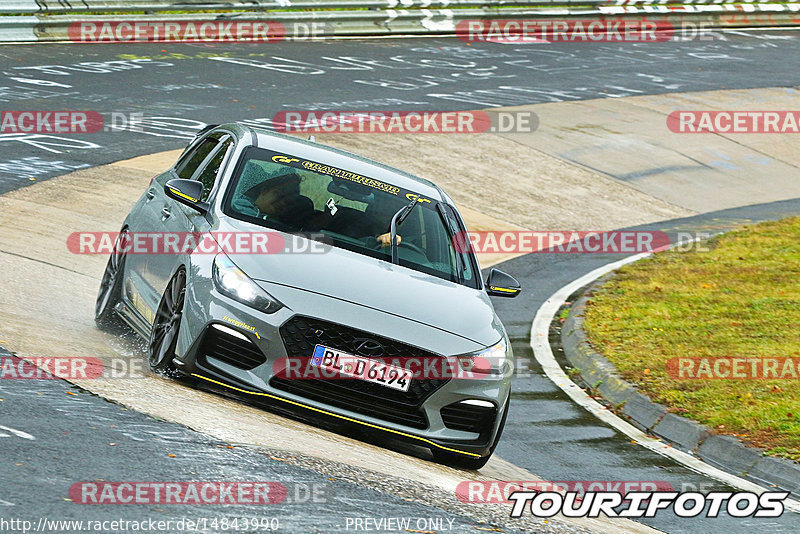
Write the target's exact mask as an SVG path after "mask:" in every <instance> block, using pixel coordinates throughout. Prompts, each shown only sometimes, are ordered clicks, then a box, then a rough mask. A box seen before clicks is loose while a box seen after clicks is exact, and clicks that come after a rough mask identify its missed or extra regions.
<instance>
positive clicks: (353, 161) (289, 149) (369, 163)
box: [218, 123, 447, 202]
mask: <svg viewBox="0 0 800 534" xmlns="http://www.w3.org/2000/svg"><path fill="white" fill-rule="evenodd" d="M218 128H227V129H229V130H233V131H235V132H236V133H237V134H238V136H239V138H240V139H242V141H243V142H244V143H247V144H250V145H257V146H258V147H259V148H266V149H269V150H273V151H275V152H285V153H286V154H287V155H289V156H299V157H302V158H305V159H309V160H312V161H316V162H319V163H324V164H326V165H330V166H332V167H338V168H340V169H344V170H347V171H350V172H355V173H358V174H361V175H364V176H366V177H368V178H374V179H376V180H381V181H383V182H386V183H388V184H390V185H394V186H397V187H400V188H403V189H407V190H409V191H413V192H415V193H417V194H419V195H422V196H425V197H430V198H432V199H434V200H439V201H444V202H447V198H446V195H445V194H444V193H443V191H442V190H441V189H440V188H439V186H437V185H436V184H434V183H433V182H431V181H430V180H426V179H424V178H420V177H418V176H414V175H413V174H409V173H407V172H404V171H401V170H399V169H395V168H394V167H390V166H388V165H384V164H383V163H379V162H377V161H374V160H371V159H368V158H364V157H362V156H359V155H357V154H353V153H351V152H347V151H345V150H340V149H338V148H334V147H331V146H328V145H324V144H320V143H317V142H315V141H307V140H305V139H300V138H298V137H294V136H290V135H285V134H281V133H277V132H274V131H271V130H266V129H264V128H257V127H252V126H248V125H244V124H240V123H229V124H222V125H220V126H218ZM248 133H249V134H251V135H250V136H249V135H248ZM251 136H252V137H251Z"/></svg>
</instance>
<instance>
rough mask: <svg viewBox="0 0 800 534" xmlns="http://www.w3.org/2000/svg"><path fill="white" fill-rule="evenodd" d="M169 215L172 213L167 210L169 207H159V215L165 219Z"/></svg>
mask: <svg viewBox="0 0 800 534" xmlns="http://www.w3.org/2000/svg"><path fill="white" fill-rule="evenodd" d="M170 215H172V213H171V212H170V211H169V208H162V209H161V216H162V217H164V218H165V219H168V218H169V216H170Z"/></svg>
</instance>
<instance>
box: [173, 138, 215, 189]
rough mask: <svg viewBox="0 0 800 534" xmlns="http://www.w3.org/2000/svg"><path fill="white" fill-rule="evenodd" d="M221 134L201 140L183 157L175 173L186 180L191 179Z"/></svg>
mask: <svg viewBox="0 0 800 534" xmlns="http://www.w3.org/2000/svg"><path fill="white" fill-rule="evenodd" d="M220 136H221V134H215V135H210V136H208V137H206V138H205V139H203V140H202V141H200V143H198V144H197V146H196V147H194V148H193V149H191V150H190V151H189V152H188V153H186V154H184V156H183V158H181V160H180V161H179V162H178V164H177V165H176V166H175V174H177V175H178V177H179V178H183V179H184V180H190V179H191V178H192V176H193V175H194V173H195V171H196V170H197V168H198V167H199V166H200V164H201V163H203V161H205V159H206V157H208V155H209V154H210V153H211V151H212V150H214V148H216V146H217V144H218V143H219V137H220Z"/></svg>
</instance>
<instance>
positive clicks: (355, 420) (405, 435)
mask: <svg viewBox="0 0 800 534" xmlns="http://www.w3.org/2000/svg"><path fill="white" fill-rule="evenodd" d="M192 376H196V377H197V378H202V379H203V380H206V381H208V382H213V383H214V384H218V385H220V386H224V387H226V388H229V389H233V390H236V391H240V392H242V393H247V394H248V395H258V396H261V397H269V398H270V399H274V400H279V401H281V402H288V403H289V404H294V405H295V406H300V407H301V408H306V409H308V410H313V411H315V412H319V413H322V414H325V415H330V416H332V417H337V418H339V419H344V420H345V421H349V422H351V423H358V424H359V425H364V426H368V427H370V428H377V429H378V430H383V431H385V432H391V433H392V434H398V435H400V436H404V437H407V438H412V439H417V440H419V441H424V442H425V443H427V444H428V445H433V446H434V447H437V448H439V449H444V450H446V451H449V452H457V453H459V454H465V455H467V456H472V457H473V458H480V457H481V455H480V454H475V453H474V452H467V451H460V450H458V449H451V448H450V447H445V446H443V445H439V444H438V443H434V442H433V441H431V440H429V439H425V438H422V437H420V436H415V435H414V434H407V433H405V432H400V431H399V430H394V429H391V428H386V427H383V426H380V425H373V424H372V423H367V422H364V421H359V420H358V419H353V418H352V417H347V416H344V415H339V414H336V413H333V412H329V411H327V410H321V409H320V408H315V407H314V406H309V405H307V404H303V403H302V402H296V401H293V400H289V399H284V398H283V397H278V396H277V395H270V394H269V393H262V392H260V391H248V390H246V389H241V388H237V387H235V386H231V385H229V384H225V383H224V382H219V381H217V380H214V379H212V378H208V377H207V376H203V375H199V374H197V373H192Z"/></svg>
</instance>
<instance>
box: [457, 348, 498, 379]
mask: <svg viewBox="0 0 800 534" xmlns="http://www.w3.org/2000/svg"><path fill="white" fill-rule="evenodd" d="M507 358H508V346H507V345H506V341H505V340H504V339H502V340H500V342H499V343H497V344H496V345H492V346H491V347H488V348H485V349H483V350H479V351H477V352H473V353H471V354H464V355H463V356H459V357H458V365H459V367H460V368H461V370H462V371H466V372H472V373H476V374H484V375H502V374H503V373H504V372H505V371H506V360H507Z"/></svg>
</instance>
